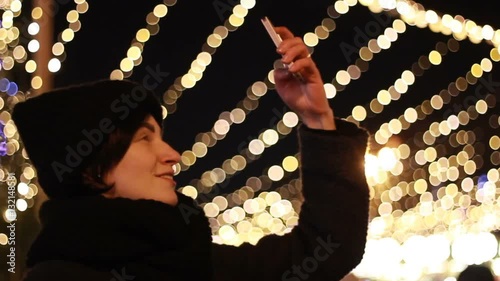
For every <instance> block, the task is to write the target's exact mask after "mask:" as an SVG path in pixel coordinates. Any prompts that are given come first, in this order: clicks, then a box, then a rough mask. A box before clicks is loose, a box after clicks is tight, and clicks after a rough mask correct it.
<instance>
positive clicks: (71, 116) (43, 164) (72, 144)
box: [12, 80, 163, 198]
mask: <svg viewBox="0 0 500 281" xmlns="http://www.w3.org/2000/svg"><path fill="white" fill-rule="evenodd" d="M147 114H151V115H152V116H153V118H154V119H155V120H156V122H158V125H159V126H160V127H162V120H163V118H162V109H161V105H160V103H159V100H158V99H157V98H156V97H155V95H154V93H153V92H151V91H150V90H148V89H146V88H144V87H143V86H141V85H140V84H137V83H135V82H132V81H127V80H121V81H119V80H99V81H94V82H87V83H84V84H80V85H73V86H69V87H64V88H58V89H55V90H52V91H49V92H46V93H44V94H41V95H39V96H36V97H34V98H31V99H27V100H26V101H25V102H20V103H18V104H17V105H16V106H15V107H14V110H13V113H12V119H13V121H14V124H15V125H16V127H17V130H18V132H19V136H20V138H21V141H22V142H23V143H24V147H25V149H26V152H27V154H28V157H29V159H30V160H31V162H32V164H33V165H34V167H35V169H36V171H37V176H38V182H39V184H40V186H41V188H42V189H43V190H44V192H45V193H46V194H47V196H48V197H49V198H55V197H71V196H79V195H88V194H95V190H94V191H92V189H91V188H90V187H88V186H86V185H84V184H83V176H82V172H83V170H84V169H85V168H86V166H87V165H88V164H89V162H90V160H92V157H93V156H94V155H96V154H97V153H98V152H99V150H100V148H101V147H102V146H103V144H105V143H106V141H107V140H108V138H109V135H110V134H111V133H112V132H113V131H115V130H116V129H117V128H127V126H130V122H131V120H135V119H137V118H141V116H142V118H143V117H145V116H146V115H147ZM134 123H135V122H134Z"/></svg>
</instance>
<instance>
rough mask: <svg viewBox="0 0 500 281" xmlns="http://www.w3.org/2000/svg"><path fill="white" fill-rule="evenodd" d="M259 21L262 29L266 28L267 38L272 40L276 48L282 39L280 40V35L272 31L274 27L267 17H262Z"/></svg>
mask: <svg viewBox="0 0 500 281" xmlns="http://www.w3.org/2000/svg"><path fill="white" fill-rule="evenodd" d="M261 21H262V24H263V25H264V27H265V28H266V30H267V33H269V36H270V37H271V39H272V40H273V42H274V45H276V48H278V46H279V45H280V43H281V41H282V39H281V37H280V35H279V34H278V33H276V31H274V25H273V24H272V23H271V21H270V20H269V19H268V18H267V17H263V18H262V19H261Z"/></svg>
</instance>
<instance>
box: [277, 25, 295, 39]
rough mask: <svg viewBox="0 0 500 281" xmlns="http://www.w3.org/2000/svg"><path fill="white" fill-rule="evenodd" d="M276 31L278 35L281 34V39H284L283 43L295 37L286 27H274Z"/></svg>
mask: <svg viewBox="0 0 500 281" xmlns="http://www.w3.org/2000/svg"><path fill="white" fill-rule="evenodd" d="M274 31H276V33H278V34H279V36H280V37H281V39H283V41H285V40H286V39H290V38H293V37H295V36H294V35H293V33H292V32H291V31H290V30H289V29H288V28H286V27H284V26H276V27H274Z"/></svg>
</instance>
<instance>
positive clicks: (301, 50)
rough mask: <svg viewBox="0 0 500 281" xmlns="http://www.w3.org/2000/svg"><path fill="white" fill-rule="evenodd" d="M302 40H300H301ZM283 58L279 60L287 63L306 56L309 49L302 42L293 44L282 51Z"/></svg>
mask: <svg viewBox="0 0 500 281" xmlns="http://www.w3.org/2000/svg"><path fill="white" fill-rule="evenodd" d="M301 42H302V41H301ZM282 55H283V58H282V59H281V61H282V62H283V63H285V64H289V63H291V62H293V61H295V60H298V59H302V58H308V57H309V51H308V49H307V47H306V46H305V45H304V44H303V43H300V44H295V45H293V46H291V47H290V48H288V49H287V50H285V51H284V52H283V54H282Z"/></svg>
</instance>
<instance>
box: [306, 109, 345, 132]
mask: <svg viewBox="0 0 500 281" xmlns="http://www.w3.org/2000/svg"><path fill="white" fill-rule="evenodd" d="M301 120H302V123H304V125H306V126H307V127H308V128H310V129H317V130H331V131H333V130H336V129H337V127H336V126H335V120H334V115H333V110H331V109H330V110H329V111H327V112H325V113H323V114H317V115H312V116H301Z"/></svg>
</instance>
